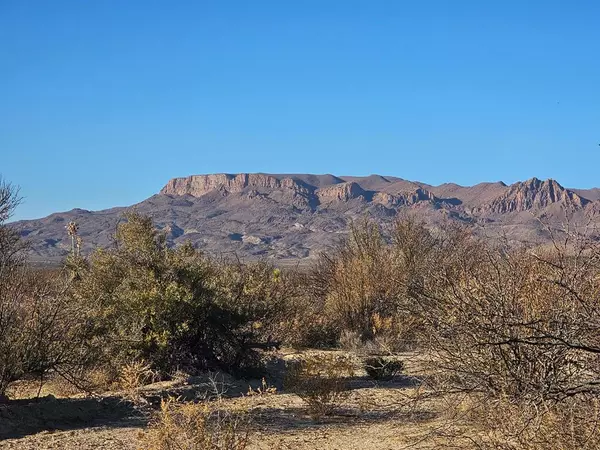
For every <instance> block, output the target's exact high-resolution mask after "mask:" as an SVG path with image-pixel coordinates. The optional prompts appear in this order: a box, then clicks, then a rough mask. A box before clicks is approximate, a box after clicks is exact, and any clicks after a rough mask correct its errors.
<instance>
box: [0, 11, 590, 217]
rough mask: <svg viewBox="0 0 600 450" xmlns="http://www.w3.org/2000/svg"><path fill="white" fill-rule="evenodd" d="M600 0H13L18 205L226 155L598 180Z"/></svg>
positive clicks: (205, 165) (37, 208) (355, 168)
mask: <svg viewBox="0 0 600 450" xmlns="http://www.w3.org/2000/svg"><path fill="white" fill-rule="evenodd" d="M599 18H600V2H597V1H593V0H590V1H586V0H576V1H568V0H563V1H554V0H545V1H541V0H537V1H536V0H531V1H522V0H519V1H517V0H506V1H481V0H477V1H475V0H472V1H471V0H446V1H442V0H437V1H434V0H430V1H427V0H419V1H416V0H414V1H402V0H394V1H377V0H363V1H353V0H314V1H311V0H297V1H287V0H276V1H275V0H274V1H262V0H254V1H227V0H219V1H169V2H167V1H151V0H143V1H141V0H139V1H137V0H127V1H122V0H102V1H100V0H97V1H81V0H72V1H63V0H52V1H47V0H39V1H35V0H29V1H23V0H0V174H2V176H3V177H4V178H5V179H7V180H9V181H11V182H13V183H14V184H17V185H19V186H20V187H21V193H22V195H23V196H24V197H25V201H24V203H23V205H22V206H21V207H20V208H19V210H18V212H17V215H16V216H15V218H16V219H19V218H34V217H40V216H44V215H47V214H49V213H51V212H56V211H61V210H67V209H71V208H74V207H81V208H87V209H101V208H106V207H111V206H117V205H128V204H132V203H134V202H137V201H141V200H143V199H144V198H146V197H148V196H150V195H152V194H153V193H155V192H157V191H158V190H159V189H160V188H161V187H162V186H163V185H164V184H165V183H166V182H167V180H168V179H169V178H171V177H175V176H184V175H189V174H196V173H212V172H259V171H260V172H311V173H333V174H337V175H348V174H352V175H368V174H371V173H378V174H384V175H395V176H399V177H402V178H406V179H411V180H420V181H424V182H427V183H431V184H439V183H443V182H446V181H453V182H457V183H460V184H465V185H470V184H475V183H478V182H481V181H497V180H503V181H505V182H507V183H510V182H514V181H517V180H520V179H527V178H530V177H532V176H537V177H538V178H548V177H552V178H555V179H557V180H559V181H560V182H561V183H562V184H563V185H565V186H569V187H583V188H586V187H592V186H600V177H599V176H598V175H597V174H598V170H599V169H598V168H599V164H600V147H599V146H598V144H599V143H600V26H599V25H598V20H599Z"/></svg>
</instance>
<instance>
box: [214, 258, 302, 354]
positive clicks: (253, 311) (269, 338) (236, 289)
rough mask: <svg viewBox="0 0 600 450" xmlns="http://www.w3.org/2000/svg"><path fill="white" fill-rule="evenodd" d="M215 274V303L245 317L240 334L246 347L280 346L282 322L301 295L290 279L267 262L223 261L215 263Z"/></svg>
mask: <svg viewBox="0 0 600 450" xmlns="http://www.w3.org/2000/svg"><path fill="white" fill-rule="evenodd" d="M212 273H213V275H212V277H211V279H210V287H211V288H212V290H213V296H214V301H215V303H216V304H217V305H218V306H220V307H222V308H223V309H226V310H229V311H231V312H232V313H233V314H235V315H237V316H239V317H241V318H243V320H242V325H241V326H240V328H239V334H240V338H241V339H245V344H247V345H253V344H257V346H259V347H264V346H263V345H262V344H266V343H267V342H268V343H270V344H272V345H273V346H278V345H279V343H280V340H281V338H282V337H283V336H282V335H281V332H280V323H281V322H282V321H283V320H285V319H286V318H287V313H288V311H289V309H290V304H291V302H292V301H293V299H294V297H295V296H296V292H297V290H296V286H295V285H294V283H293V282H292V281H291V280H290V277H288V276H287V275H286V274H285V273H284V272H282V271H281V270H280V269H277V268H275V267H274V266H273V265H272V264H271V263H269V262H267V261H264V260H260V261H255V262H248V263H241V262H239V261H234V262H232V261H227V260H222V261H218V262H214V263H213V272H212ZM259 341H260V342H261V343H262V344H259Z"/></svg>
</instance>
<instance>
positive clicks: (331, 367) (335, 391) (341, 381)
mask: <svg viewBox="0 0 600 450" xmlns="http://www.w3.org/2000/svg"><path fill="white" fill-rule="evenodd" d="M353 375H354V362H353V361H351V360H350V359H349V358H348V357H344V356H340V355H332V354H318V355H311V356H310V357H308V358H307V359H303V360H296V361H294V362H291V363H290V364H289V365H288V370H287V373H286V377H285V380H284V386H285V388H286V389H287V390H291V391H293V392H294V393H295V394H296V395H298V396H299V397H300V398H301V399H302V400H304V402H305V403H306V405H307V407H308V412H309V414H310V416H311V417H312V418H313V419H314V420H319V419H321V418H322V417H323V416H326V415H330V414H332V413H333V412H334V411H335V409H336V408H338V407H339V406H340V403H342V402H343V401H344V400H345V399H347V398H348V396H349V394H350V392H349V388H350V387H349V384H348V377H350V376H353Z"/></svg>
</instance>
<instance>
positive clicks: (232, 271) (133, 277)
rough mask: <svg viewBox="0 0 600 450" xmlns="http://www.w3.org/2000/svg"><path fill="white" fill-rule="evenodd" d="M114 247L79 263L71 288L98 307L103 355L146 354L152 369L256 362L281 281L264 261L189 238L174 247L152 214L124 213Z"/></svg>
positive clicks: (241, 366)
mask: <svg viewBox="0 0 600 450" xmlns="http://www.w3.org/2000/svg"><path fill="white" fill-rule="evenodd" d="M126 219H127V221H126V222H124V223H122V224H120V225H119V227H118V231H117V234H116V248H114V249H109V250H97V251H96V252H95V253H94V254H93V255H92V256H91V258H90V259H89V261H83V262H80V264H79V265H77V266H76V267H75V269H74V270H75V272H76V273H75V279H76V282H75V286H74V289H73V295H74V296H75V297H77V298H79V299H80V301H81V302H82V303H85V304H88V305H90V308H92V309H93V311H94V314H93V317H92V320H91V322H90V323H91V326H90V330H89V331H90V335H89V338H90V339H95V340H97V341H98V343H99V345H101V346H102V348H103V349H104V351H105V361H106V362H107V363H109V362H112V363H116V364H123V363H125V362H127V361H131V360H133V359H144V360H146V361H148V362H149V363H150V364H151V365H152V368H153V369H156V370H158V371H159V372H161V373H169V372H172V371H175V370H177V369H183V370H187V371H195V370H201V369H206V368H210V369H220V370H223V371H229V372H235V373H238V374H245V373H247V372H248V371H251V370H253V369H254V368H256V367H257V365H258V362H259V354H258V353H257V352H256V351H255V350H254V349H253V347H254V344H256V343H257V342H258V341H260V340H261V339H263V336H264V334H265V330H268V329H270V328H271V327H272V324H273V322H274V317H275V316H276V315H277V313H278V311H279V310H278V309H277V305H278V304H279V303H282V302H281V301H280V300H281V298H282V297H283V293H282V289H281V288H280V286H281V282H280V280H279V279H278V277H277V276H276V273H275V272H274V271H273V269H272V268H271V267H270V266H268V265H266V264H262V263H260V264H254V265H249V266H244V265H241V264H227V263H225V262H213V261H211V260H209V259H208V258H206V257H204V256H203V255H201V254H200V253H199V252H197V251H196V250H195V249H194V248H193V247H192V246H191V245H183V246H180V247H178V248H175V249H172V248H168V247H167V245H166V240H165V238H164V235H162V234H160V233H159V232H158V231H156V230H155V229H154V226H153V224H152V221H151V219H150V218H148V217H144V216H141V215H138V214H135V213H131V214H128V215H127V216H126Z"/></svg>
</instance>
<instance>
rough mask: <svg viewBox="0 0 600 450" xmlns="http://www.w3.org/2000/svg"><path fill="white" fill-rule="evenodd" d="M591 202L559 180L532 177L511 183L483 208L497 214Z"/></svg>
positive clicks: (571, 206) (583, 204)
mask: <svg viewBox="0 0 600 450" xmlns="http://www.w3.org/2000/svg"><path fill="white" fill-rule="evenodd" d="M587 203H589V201H588V200H586V199H584V198H582V197H580V196H579V195H577V194H575V193H574V192H572V191H570V190H568V189H565V188H564V187H562V186H561V185H560V184H559V183H558V182H557V181H555V180H552V179H548V180H545V181H542V180H539V179H537V178H531V179H530V180H527V181H521V182H518V183H515V184H513V185H511V186H510V187H509V189H508V191H506V192H505V193H504V194H502V195H501V196H500V197H497V198H496V199H494V200H492V201H491V202H490V203H488V204H485V205H483V206H482V208H481V210H482V211H485V212H491V213H495V214H507V213H512V212H522V211H529V210H534V209H535V210H541V209H544V208H547V207H548V206H550V205H553V204H560V206H563V207H566V208H571V209H581V208H583V207H585V205H586V204H587Z"/></svg>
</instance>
